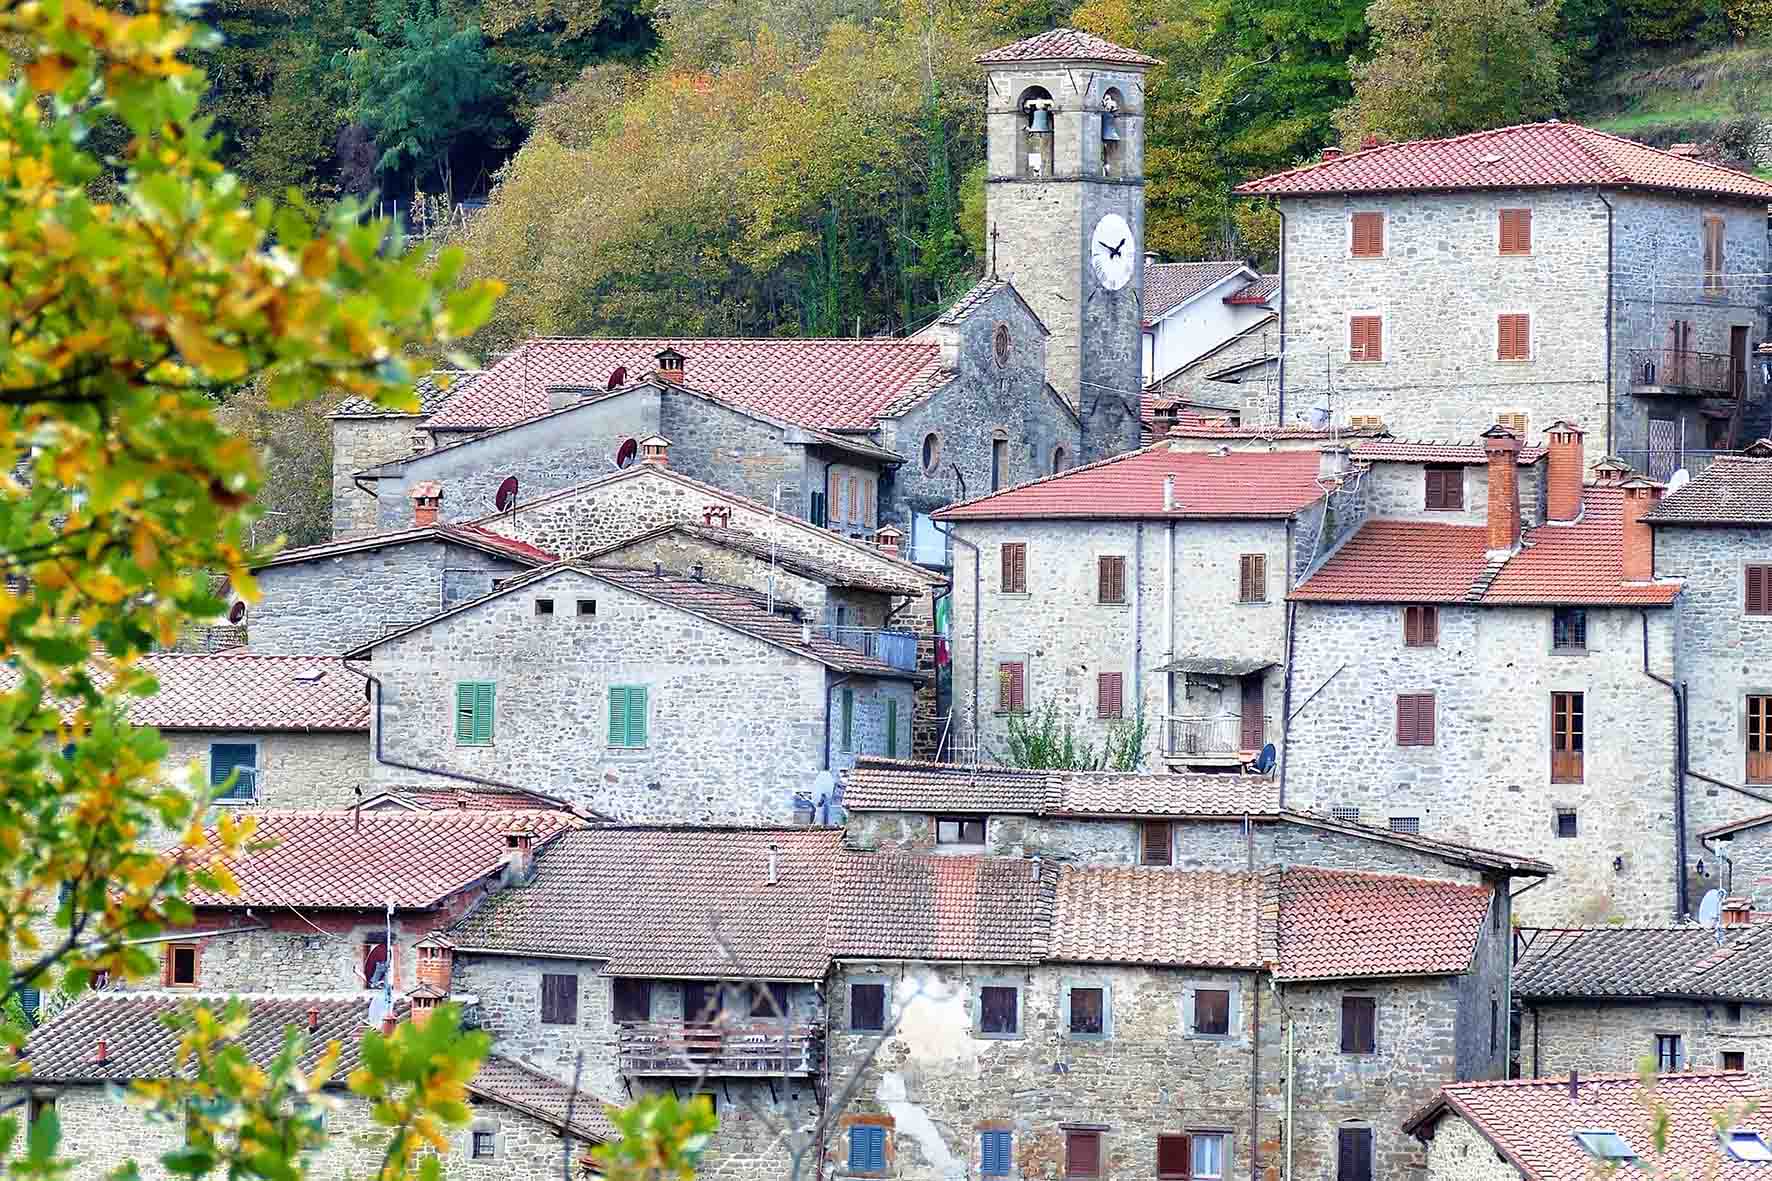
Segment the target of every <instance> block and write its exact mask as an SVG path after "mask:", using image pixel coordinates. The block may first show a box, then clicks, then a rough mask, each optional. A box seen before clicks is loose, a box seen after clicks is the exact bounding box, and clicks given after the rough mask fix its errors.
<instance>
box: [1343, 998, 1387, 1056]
mask: <svg viewBox="0 0 1772 1181" xmlns="http://www.w3.org/2000/svg"><path fill="white" fill-rule="evenodd" d="M1341 1052H1342V1053H1343V1054H1376V1053H1377V1052H1378V998H1376V997H1369V996H1344V997H1342V998H1341Z"/></svg>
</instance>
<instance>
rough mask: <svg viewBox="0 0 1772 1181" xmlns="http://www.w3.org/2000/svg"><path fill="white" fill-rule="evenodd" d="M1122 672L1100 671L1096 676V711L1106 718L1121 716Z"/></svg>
mask: <svg viewBox="0 0 1772 1181" xmlns="http://www.w3.org/2000/svg"><path fill="white" fill-rule="evenodd" d="M1120 683H1121V682H1120V674H1119V673H1098V674H1096V678H1095V712H1096V713H1097V714H1098V715H1099V716H1101V717H1104V718H1117V717H1119V716H1120Z"/></svg>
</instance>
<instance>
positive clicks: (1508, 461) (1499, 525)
mask: <svg viewBox="0 0 1772 1181" xmlns="http://www.w3.org/2000/svg"><path fill="white" fill-rule="evenodd" d="M1483 451H1484V452H1485V453H1486V454H1487V455H1488V456H1489V556H1490V557H1491V558H1499V557H1503V556H1506V555H1507V554H1511V553H1513V552H1514V551H1515V550H1517V549H1519V548H1520V462H1519V460H1520V437H1519V436H1518V435H1516V434H1514V433H1513V432H1512V431H1510V430H1508V429H1507V428H1506V427H1504V426H1501V425H1499V424H1498V425H1496V426H1492V427H1490V428H1489V429H1488V430H1486V431H1484V432H1483Z"/></svg>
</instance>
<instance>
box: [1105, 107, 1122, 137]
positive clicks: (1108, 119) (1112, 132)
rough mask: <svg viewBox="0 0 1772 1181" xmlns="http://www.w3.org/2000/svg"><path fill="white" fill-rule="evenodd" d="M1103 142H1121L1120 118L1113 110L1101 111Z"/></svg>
mask: <svg viewBox="0 0 1772 1181" xmlns="http://www.w3.org/2000/svg"><path fill="white" fill-rule="evenodd" d="M1101 142H1102V143H1119V142H1120V120H1119V119H1118V118H1116V117H1115V115H1114V113H1113V112H1112V111H1103V112H1102V113H1101Z"/></svg>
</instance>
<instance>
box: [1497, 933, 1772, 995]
mask: <svg viewBox="0 0 1772 1181" xmlns="http://www.w3.org/2000/svg"><path fill="white" fill-rule="evenodd" d="M1520 934H1521V937H1522V940H1523V941H1524V942H1525V944H1526V949H1525V951H1524V952H1523V953H1522V954H1521V956H1520V959H1519V963H1518V965H1517V966H1516V967H1515V968H1514V991H1515V992H1516V993H1518V994H1519V995H1520V996H1522V997H1542V998H1552V997H1584V998H1594V997H1611V998H1619V999H1627V998H1628V999H1641V998H1646V997H1691V998H1698V999H1705V1000H1737V1001H1772V924H1760V925H1756V926H1749V927H1741V928H1723V929H1721V930H1720V931H1718V932H1713V931H1710V930H1708V929H1706V928H1704V927H1697V926H1686V927H1658V928H1643V927H1595V928H1578V929H1570V930H1558V929H1554V928H1546V929H1526V930H1522V931H1521V933H1520ZM1719 934H1721V935H1722V937H1723V938H1722V941H1721V942H1719V941H1718V939H1717V936H1718V935H1719Z"/></svg>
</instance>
